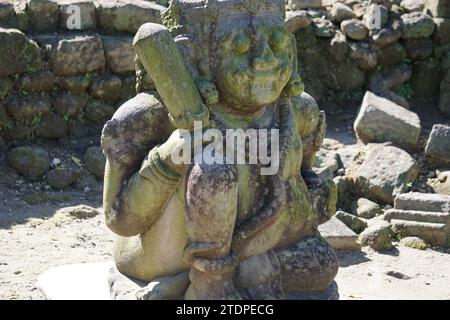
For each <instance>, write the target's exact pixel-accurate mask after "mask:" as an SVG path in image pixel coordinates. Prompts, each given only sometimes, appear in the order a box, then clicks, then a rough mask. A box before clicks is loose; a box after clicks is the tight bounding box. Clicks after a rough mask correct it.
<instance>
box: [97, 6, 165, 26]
mask: <svg viewBox="0 0 450 320" xmlns="http://www.w3.org/2000/svg"><path fill="white" fill-rule="evenodd" d="M96 10H97V19H98V21H97V22H98V25H99V27H100V28H102V29H103V30H105V31H108V32H110V31H119V32H129V33H132V34H135V33H136V31H137V30H138V29H139V27H140V26H141V25H143V24H144V23H147V22H153V23H161V12H162V11H163V10H165V7H163V6H161V5H158V4H155V3H152V2H148V1H143V0H116V1H109V0H98V1H96Z"/></svg>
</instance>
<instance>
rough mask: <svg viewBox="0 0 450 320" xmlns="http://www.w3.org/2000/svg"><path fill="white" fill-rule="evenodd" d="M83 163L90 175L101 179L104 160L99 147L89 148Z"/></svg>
mask: <svg viewBox="0 0 450 320" xmlns="http://www.w3.org/2000/svg"><path fill="white" fill-rule="evenodd" d="M84 162H85V163H86V167H87V169H88V170H89V172H90V173H92V174H93V175H94V176H96V177H97V178H98V179H101V178H103V174H104V172H105V163H106V158H105V155H104V154H103V151H102V148H100V147H89V148H88V149H87V150H86V153H85V155H84Z"/></svg>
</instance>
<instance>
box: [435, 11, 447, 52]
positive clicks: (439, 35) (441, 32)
mask: <svg viewBox="0 0 450 320" xmlns="http://www.w3.org/2000/svg"><path fill="white" fill-rule="evenodd" d="M433 21H434V24H435V25H436V30H435V32H434V39H435V40H436V41H437V42H438V43H439V44H440V45H446V44H449V43H450V18H449V19H443V18H434V19H433Z"/></svg>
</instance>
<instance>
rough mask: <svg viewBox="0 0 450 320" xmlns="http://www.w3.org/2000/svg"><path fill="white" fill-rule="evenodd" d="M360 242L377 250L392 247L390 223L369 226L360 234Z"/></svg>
mask: <svg viewBox="0 0 450 320" xmlns="http://www.w3.org/2000/svg"><path fill="white" fill-rule="evenodd" d="M358 242H359V243H360V244H361V245H363V246H370V247H371V248H372V249H374V250H376V251H382V250H387V249H391V248H392V247H393V244H392V240H391V228H390V225H389V224H388V223H386V224H380V225H377V226H373V227H369V228H367V229H366V230H364V231H363V232H362V233H361V234H360V235H359V237H358Z"/></svg>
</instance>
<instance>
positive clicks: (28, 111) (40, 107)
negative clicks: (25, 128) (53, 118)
mask: <svg viewBox="0 0 450 320" xmlns="http://www.w3.org/2000/svg"><path fill="white" fill-rule="evenodd" d="M51 107H52V103H51V100H50V98H49V96H47V95H29V96H24V97H20V98H18V97H12V98H10V99H9V100H8V102H7V104H6V108H7V110H8V113H9V114H10V115H11V117H12V118H14V119H15V120H17V121H32V120H33V119H34V118H35V117H39V116H41V115H42V114H44V113H47V112H49V111H50V109H51Z"/></svg>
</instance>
